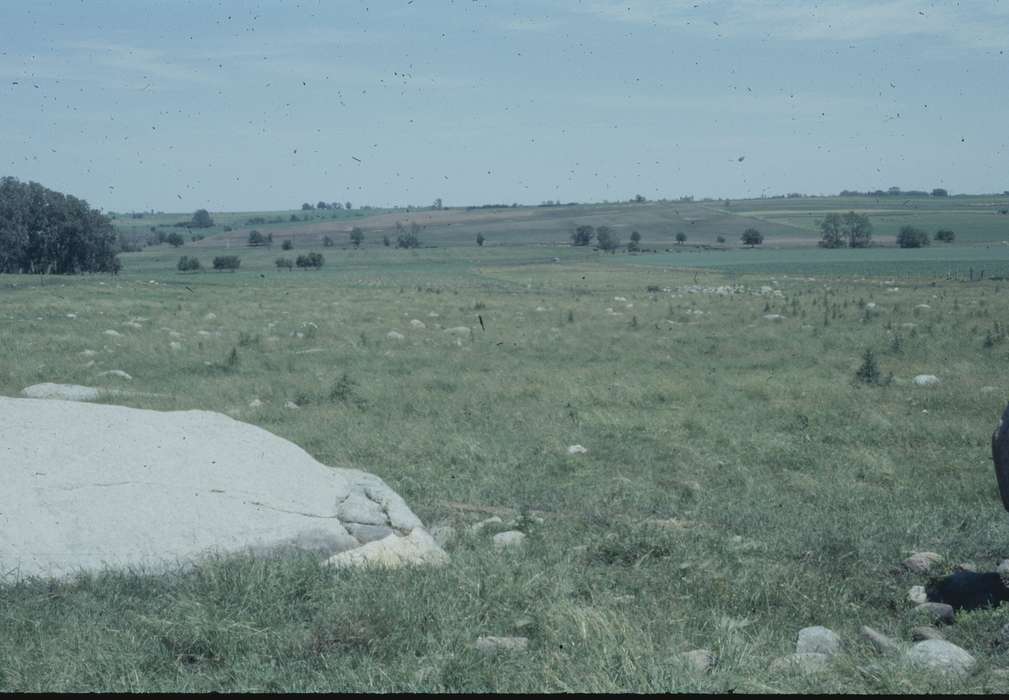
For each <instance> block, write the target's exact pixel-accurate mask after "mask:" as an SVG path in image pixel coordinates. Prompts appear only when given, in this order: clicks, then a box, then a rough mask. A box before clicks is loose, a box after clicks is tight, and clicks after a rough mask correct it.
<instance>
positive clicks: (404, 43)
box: [0, 0, 1009, 211]
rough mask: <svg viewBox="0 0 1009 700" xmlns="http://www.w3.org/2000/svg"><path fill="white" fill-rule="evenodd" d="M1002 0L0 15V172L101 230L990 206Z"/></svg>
mask: <svg viewBox="0 0 1009 700" xmlns="http://www.w3.org/2000/svg"><path fill="white" fill-rule="evenodd" d="M1007 29H1009V0H971V1H970V2H967V1H964V2H938V1H935V2H929V1H927V0H875V1H871V0H832V1H830V2H814V1H812V0H721V1H718V0H686V1H682V2H681V1H680V0H622V1H616V0H567V1H564V0H304V1H302V2H291V1H284V2H281V1H279V0H277V1H267V0H263V1H261V2H231V1H228V0H219V1H217V2H212V1H211V0H194V1H192V2H186V1H183V0H171V1H168V0H164V1H155V0H61V1H58V2H42V1H32V2H16V1H14V0H0V175H12V176H14V177H17V178H19V179H21V180H34V181H37V182H40V183H42V184H43V185H45V186H47V187H50V188H52V189H56V190H59V191H62V192H67V193H69V194H74V195H76V196H78V197H82V198H84V199H87V200H88V202H89V203H90V204H91V205H92V206H95V207H98V208H102V209H104V210H106V211H134V210H138V211H139V210H151V209H153V210H163V211H191V210H194V209H196V208H206V209H209V210H210V211H250V210H272V209H290V208H297V207H299V206H300V205H301V203H302V202H312V203H314V202H317V201H319V200H324V201H341V202H344V201H350V202H352V203H353V205H354V206H355V207H356V206H359V205H372V206H393V205H428V204H430V203H431V202H432V201H433V200H434V199H435V198H441V199H442V200H443V201H444V204H445V205H446V206H462V205H478V204H485V203H512V202H518V203H521V204H538V203H540V202H543V201H545V200H560V201H564V202H568V201H579V202H595V201H604V200H610V201H616V200H627V199H630V198H631V197H633V196H635V195H637V194H641V195H643V196H645V197H646V198H648V199H658V198H675V197H680V196H686V195H691V196H695V197H706V196H707V197H718V198H722V197H732V198H737V197H755V196H761V195H774V194H784V193H788V192H802V193H807V194H836V193H837V192H839V191H840V190H842V189H860V190H864V189H877V188H881V189H886V188H888V187H891V186H898V187H902V188H903V189H928V190H931V189H932V188H933V187H944V188H946V189H948V190H949V191H950V192H951V193H965V192H1002V191H1003V190H1007V189H1009V162H1007V156H1009V146H1007V144H1009V128H1007V127H1006V124H1007V123H1009V117H1007V115H1009V89H1007V86H1009V31H1007Z"/></svg>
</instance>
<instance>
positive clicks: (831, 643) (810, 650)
mask: <svg viewBox="0 0 1009 700" xmlns="http://www.w3.org/2000/svg"><path fill="white" fill-rule="evenodd" d="M840 649H841V638H840V637H838V636H837V634H835V633H834V631H833V630H830V629H827V628H826V627H821V626H819V625H817V626H815V627H804V628H803V629H801V630H799V638H798V640H796V643H795V653H797V654H825V655H827V656H833V655H834V654H836V653H837V652H838V651H840Z"/></svg>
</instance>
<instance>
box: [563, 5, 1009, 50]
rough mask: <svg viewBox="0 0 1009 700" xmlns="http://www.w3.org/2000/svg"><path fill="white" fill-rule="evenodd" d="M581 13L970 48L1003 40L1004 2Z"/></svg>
mask: <svg viewBox="0 0 1009 700" xmlns="http://www.w3.org/2000/svg"><path fill="white" fill-rule="evenodd" d="M581 11H582V12H588V13H590V14H592V15H594V16H596V17H600V18H604V19H610V20H615V21H621V22H631V23H636V24H651V25H655V26H662V27H665V28H670V27H673V28H678V29H682V30H685V31H693V32H704V33H706V34H708V35H711V36H723V37H747V36H760V37H764V38H770V39H784V40H789V41H825V40H826V41H829V40H836V41H867V40H874V39H885V38H900V37H912V36H922V37H927V36H931V37H937V38H941V39H944V40H946V41H948V42H950V43H951V44H955V45H958V46H964V47H971V48H992V47H1004V46H1006V44H1007V43H1009V41H1007V39H1006V36H1005V32H1004V31H1003V28H1004V27H1005V23H1006V21H1007V20H1009V6H1004V5H999V4H987V3H986V4H984V5H982V4H981V3H971V4H970V5H969V6H967V7H966V8H960V7H951V6H944V5H938V4H935V3H931V2H923V1H921V0H885V1H882V2H872V1H866V0H837V1H835V2H829V3H812V2H809V1H808V0H782V1H780V2H777V3H773V4H772V3H769V2H765V1H763V0H726V1H724V2H695V1H690V0H686V1H685V0H622V1H616V0H593V2H589V3H586V4H584V5H582V6H581Z"/></svg>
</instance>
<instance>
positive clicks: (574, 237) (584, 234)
mask: <svg viewBox="0 0 1009 700" xmlns="http://www.w3.org/2000/svg"><path fill="white" fill-rule="evenodd" d="M595 235H596V230H595V229H594V228H592V227H591V226H587V225H585V226H579V227H578V228H576V229H575V230H574V231H573V232H572V234H571V245H576V246H585V245H588V244H589V243H591V242H592V238H593V237H594V236H595Z"/></svg>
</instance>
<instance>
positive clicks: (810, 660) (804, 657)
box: [770, 653, 830, 674]
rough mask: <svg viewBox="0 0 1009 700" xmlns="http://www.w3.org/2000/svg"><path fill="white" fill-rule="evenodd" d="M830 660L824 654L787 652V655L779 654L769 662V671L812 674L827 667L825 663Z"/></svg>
mask: <svg viewBox="0 0 1009 700" xmlns="http://www.w3.org/2000/svg"><path fill="white" fill-rule="evenodd" d="M829 662H830V657H829V656H827V655H826V654H817V653H803V654H798V653H797V654H788V655H787V656H781V657H779V658H777V659H775V660H774V661H772V662H771V666H770V671H771V673H778V674H787V673H803V674H814V673H820V672H822V671H825V670H826V669H827V664H828V663H829Z"/></svg>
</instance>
